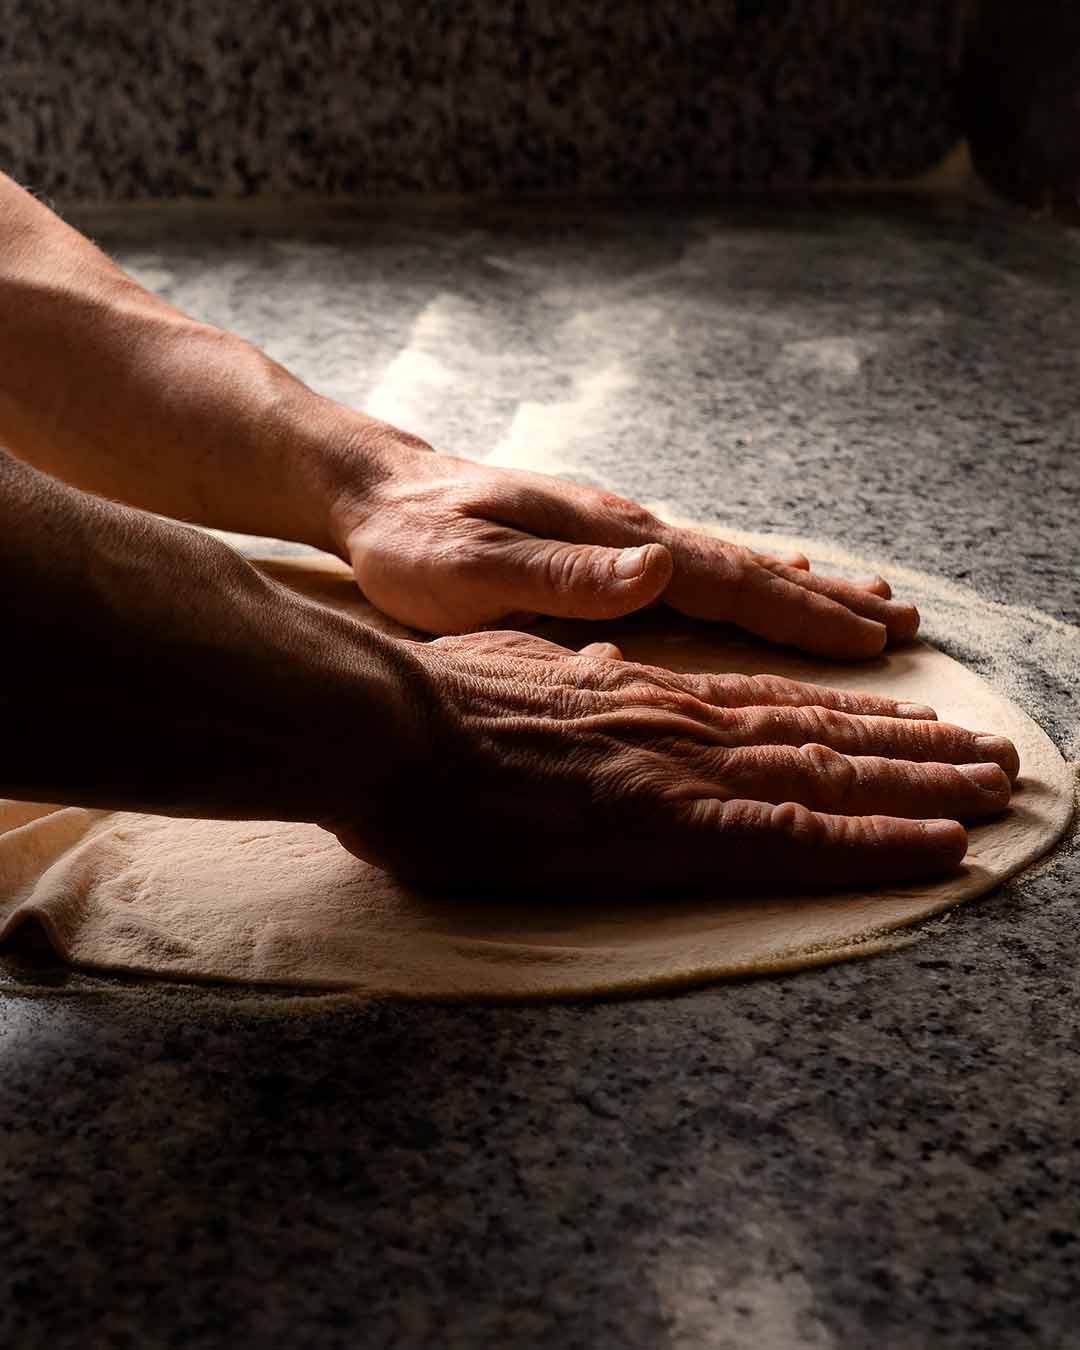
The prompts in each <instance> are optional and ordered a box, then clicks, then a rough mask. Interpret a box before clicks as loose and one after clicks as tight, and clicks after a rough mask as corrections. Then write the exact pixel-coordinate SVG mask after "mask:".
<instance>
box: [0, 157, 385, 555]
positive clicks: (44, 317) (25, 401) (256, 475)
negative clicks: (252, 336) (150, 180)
mask: <svg viewBox="0 0 1080 1350" xmlns="http://www.w3.org/2000/svg"><path fill="white" fill-rule="evenodd" d="M380 428H383V424H381V423H377V422H376V421H374V419H370V418H366V417H365V416H364V415H363V414H361V413H356V412H351V411H350V410H349V409H345V408H343V407H341V406H340V405H338V404H334V403H333V402H331V401H330V400H328V399H325V398H322V397H320V396H319V395H317V394H315V393H314V392H313V391H312V390H310V389H309V388H307V386H306V385H304V384H302V383H301V382H300V381H299V380H297V379H295V378H294V377H293V376H292V375H290V374H289V373H288V372H287V371H286V370H285V369H284V368H283V367H281V366H280V365H278V364H277V363H276V362H274V361H272V360H271V359H270V358H269V357H267V356H266V355H265V354H264V353H262V352H260V351H259V350H258V349H257V348H255V347H254V346H252V345H251V344H250V343H247V342H245V341H244V340H242V339H241V338H239V337H236V336H235V335H233V334H230V333H226V332H223V331H221V330H219V329H215V328H213V327H211V326H209V325H206V324H202V323H199V322H198V321H197V320H195V319H193V318H191V317H189V316H188V315H185V314H183V313H181V312H180V311H179V310H177V309H175V308H173V307H172V306H171V305H169V304H167V303H166V302H165V301H163V300H161V299H160V298H159V297H157V296H154V295H153V294H151V293H150V292H149V291H146V290H145V289H144V288H142V287H141V286H139V285H138V284H137V283H136V282H135V281H134V280H132V279H131V278H130V277H128V276H126V275H125V274H124V273H123V272H122V271H121V270H120V269H119V268H118V267H116V266H115V264H113V263H112V262H111V261H110V259H109V258H107V257H106V256H105V254H104V253H102V252H101V250H100V249H98V248H97V247H95V245H93V244H92V243H91V242H90V241H89V240H87V239H85V238H84V237H83V236H82V235H80V234H79V233H78V232H77V231H75V230H73V229H71V228H70V227H69V226H67V225H66V224H65V223H64V222H63V221H61V220H60V219H59V218H58V217H57V216H56V215H55V214H54V213H53V212H51V211H49V210H48V208H46V207H45V206H43V205H42V204H41V203H40V202H38V201H36V200H35V199H34V198H33V197H32V196H30V194H29V193H26V192H24V191H23V190H22V189H21V188H19V187H18V186H17V185H16V184H15V183H13V182H12V181H11V180H10V179H9V178H6V177H4V176H3V175H0V444H2V445H6V446H7V447H8V448H9V449H10V450H12V451H13V452H14V453H15V454H17V455H19V456H20V457H21V458H24V459H26V460H28V461H29V462H30V463H32V464H33V465H35V467H37V468H39V469H42V470H44V471H45V472H47V473H51V474H53V475H55V476H56V477H59V478H62V479H64V480H65V481H66V482H69V483H72V484H74V485H75V486H77V487H82V488H87V489H89V490H92V491H94V492H98V493H101V494H102V495H103V496H107V497H111V498H114V499H117V500H120V501H125V502H129V503H131V504H132V505H135V506H139V507H142V508H145V509H147V510H151V511H156V512H159V513H161V514H163V515H169V516H174V517H176V518H179V519H183V520H193V521H198V522H199V523H201V524H206V525H214V526H217V527H219V528H222V529H230V530H238V531H242V532H248V533H255V534H271V535H277V536H280V537H283V538H289V539H297V540H300V541H302V542H305V543H311V544H314V545H316V546H318V547H325V548H329V547H330V546H331V541H330V537H329V533H328V530H327V523H326V514H327V500H328V499H330V498H332V497H333V495H334V492H335V490H336V486H337V484H336V476H337V475H338V473H339V465H341V464H343V463H345V462H347V465H348V468H347V473H348V477H349V479H350V481H351V482H352V483H353V484H354V485H355V484H356V483H357V481H358V480H359V481H360V482H362V480H363V476H364V472H365V449H366V443H367V442H368V440H369V439H377V438H378V434H379V430H380Z"/></svg>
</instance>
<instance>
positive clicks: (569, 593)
mask: <svg viewBox="0 0 1080 1350" xmlns="http://www.w3.org/2000/svg"><path fill="white" fill-rule="evenodd" d="M511 559H512V560H513V561H512V562H511ZM505 561H506V562H509V563H510V567H509V568H507V569H506V570H505V571H504V572H503V573H502V575H501V577H500V580H501V581H502V583H503V585H504V587H505V588H506V590H511V589H512V590H513V592H514V594H513V602H514V604H515V606H517V607H519V608H521V609H529V610H535V611H536V612H537V613H539V614H550V615H552V616H554V617H555V618H559V619H615V618H618V617H619V616H620V615H621V614H630V613H632V612H633V611H634V610H635V609H642V608H643V607H644V606H645V605H649V604H652V602H653V601H654V600H656V599H657V598H658V597H659V596H660V595H661V594H662V593H663V592H664V590H666V588H667V584H668V582H669V581H670V580H671V574H672V571H673V570H674V564H673V563H672V560H671V554H670V553H669V552H668V550H667V549H666V548H665V547H664V545H663V544H639V545H637V546H636V547H634V548H603V547H601V546H599V545H596V544H567V543H564V542H561V541H559V540H556V539H535V538H528V539H522V540H520V541H518V542H517V543H516V545H515V546H514V547H513V548H512V549H511V551H510V557H509V558H506V559H505ZM512 574H513V581H512V580H511V575H512Z"/></svg>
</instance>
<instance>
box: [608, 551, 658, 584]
mask: <svg viewBox="0 0 1080 1350" xmlns="http://www.w3.org/2000/svg"><path fill="white" fill-rule="evenodd" d="M648 552H649V546H648V544H644V545H642V547H641V548H627V549H623V551H622V552H621V553H620V554H619V556H618V557H617V558H616V559H615V565H614V567H613V569H612V570H613V571H614V573H615V575H616V576H617V577H618V578H619V580H620V581H631V580H633V578H634V577H639V576H641V574H642V572H644V571H645V563H646V555H647V554H648Z"/></svg>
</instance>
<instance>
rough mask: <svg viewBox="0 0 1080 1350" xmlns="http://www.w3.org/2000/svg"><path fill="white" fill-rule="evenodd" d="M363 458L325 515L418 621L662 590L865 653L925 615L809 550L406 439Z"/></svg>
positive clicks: (341, 545)
mask: <svg viewBox="0 0 1080 1350" xmlns="http://www.w3.org/2000/svg"><path fill="white" fill-rule="evenodd" d="M387 430H388V431H389V429H387ZM398 435H400V433H398ZM390 439H391V440H392V433H391V435H390ZM365 462H366V464H367V466H368V467H367V470H366V472H365V475H364V477H363V482H364V486H363V489H362V490H356V489H346V490H345V491H344V492H342V493H341V495H340V496H339V498H338V500H337V501H336V503H335V505H334V508H333V510H332V525H331V534H332V536H333V539H334V544H335V547H336V548H337V550H338V552H339V553H340V555H341V557H342V558H344V559H346V560H347V561H348V562H349V563H350V564H351V566H352V567H353V570H354V571H355V574H356V579H357V581H358V583H359V585H360V588H361V589H362V590H363V591H364V593H365V595H366V596H367V597H368V599H369V600H371V601H372V603H373V604H375V605H377V606H378V607H379V608H380V609H382V610H383V611H384V612H385V613H387V614H389V615H391V616H392V617H393V618H395V619H398V620H399V621H400V622H402V623H405V624H408V625H410V626H411V627H413V628H418V629H421V630H423V631H425V632H429V633H442V634H450V633H463V632H468V631H475V630H477V629H481V628H492V627H498V626H503V627H506V626H510V625H511V624H513V623H521V622H523V621H527V620H528V619H531V618H533V617H535V616H536V614H547V615H554V616H557V617H560V618H587V619H611V618H616V617H618V616H619V615H623V614H628V613H630V612H631V611H633V610H636V609H641V608H642V607H644V606H646V605H649V604H653V603H655V602H656V601H658V600H661V599H662V600H663V602H664V603H665V604H668V605H671V606H672V607H673V608H674V609H677V610H679V611H680V612H681V613H683V614H686V615H689V616H690V617H692V618H695V619H711V620H727V621H730V622H732V623H736V624H739V625H740V626H741V627H743V628H745V629H748V630H749V631H750V632H752V633H756V634H758V635H759V636H760V637H764V638H769V639H771V640H772V641H774V642H782V643H787V644H790V645H791V646H794V647H799V648H801V649H802V650H804V651H808V652H814V653H816V654H818V655H822V656H831V657H839V658H860V657H869V656H874V655H876V654H877V653H878V652H880V651H881V649H882V648H883V647H884V646H885V645H886V643H887V642H902V641H905V640H907V639H910V638H912V637H914V635H915V632H916V630H917V629H918V626H919V616H918V613H917V612H916V610H915V608H914V606H912V605H907V604H898V603H896V602H894V601H893V600H892V599H891V592H890V590H889V587H888V585H887V583H886V582H884V581H883V580H881V579H880V578H877V579H875V580H874V581H873V582H871V583H869V584H867V585H865V586H859V585H855V584H854V583H852V582H849V581H842V580H840V579H838V578H835V577H821V576H817V575H815V574H814V573H812V572H810V571H809V565H808V563H807V561H806V559H805V558H803V557H795V558H787V559H780V558H773V557H769V556H768V555H766V554H760V553H753V552H751V551H750V550H749V549H746V548H740V547H737V546H735V545H733V544H725V543H722V542H721V541H720V540H717V539H713V538H711V537H710V536H708V535H704V534H699V533H697V532H695V531H693V530H685V529H676V528H674V527H672V526H670V525H666V524H665V523H664V522H663V521H660V520H658V519H657V518H656V517H655V516H653V515H651V514H650V513H649V512H648V511H646V510H645V509H644V508H643V507H641V506H638V505H637V504H636V503H635V502H632V501H628V500H626V499H625V498H622V497H617V496H614V495H612V494H611V493H608V492H602V491H598V490H597V489H595V488H588V487H580V486H578V485H576V484H574V483H570V482H565V481H563V480H562V479H559V478H553V477H551V476H549V475H547V474H540V473H529V472H526V471H523V470H517V469H498V468H488V467H487V466H485V465H483V464H477V463H475V462H473V461H471V460H465V459H458V458H455V457H453V456H451V455H441V454H436V453H435V452H433V451H431V450H430V449H428V448H427V447H425V446H424V443H423V442H421V441H416V440H415V439H411V438H406V439H405V442H404V443H400V442H399V443H395V444H390V445H388V446H384V447H383V448H382V450H381V451H380V449H379V447H375V448H374V449H372V448H371V447H370V446H367V447H365ZM372 464H377V465H378V466H379V467H378V468H377V469H376V470H372V468H371V465H372Z"/></svg>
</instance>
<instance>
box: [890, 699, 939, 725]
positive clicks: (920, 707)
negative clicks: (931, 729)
mask: <svg viewBox="0 0 1080 1350" xmlns="http://www.w3.org/2000/svg"><path fill="white" fill-rule="evenodd" d="M896 715H897V717H913V718H915V719H916V720H917V721H919V722H934V721H936V720H937V713H936V712H935V711H934V710H933V708H931V707H928V706H927V704H925V703H898V704H897V705H896Z"/></svg>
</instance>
